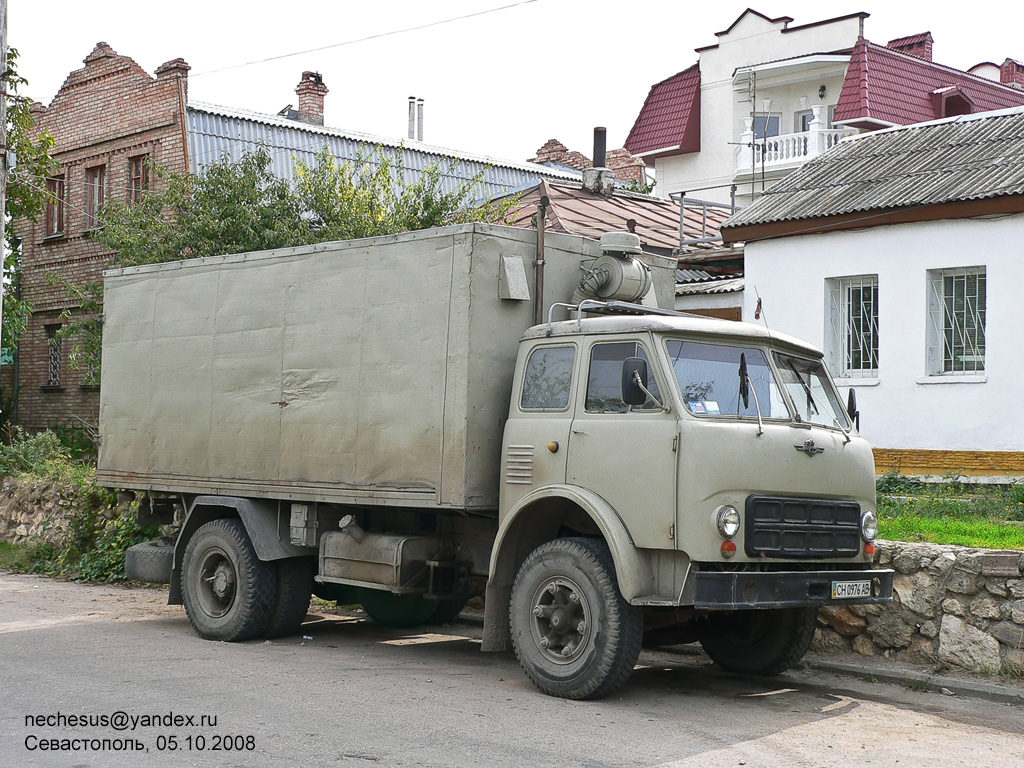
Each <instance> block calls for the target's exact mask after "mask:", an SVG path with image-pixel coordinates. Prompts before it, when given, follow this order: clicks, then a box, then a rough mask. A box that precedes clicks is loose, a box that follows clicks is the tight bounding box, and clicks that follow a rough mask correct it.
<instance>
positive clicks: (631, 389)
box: [622, 357, 647, 405]
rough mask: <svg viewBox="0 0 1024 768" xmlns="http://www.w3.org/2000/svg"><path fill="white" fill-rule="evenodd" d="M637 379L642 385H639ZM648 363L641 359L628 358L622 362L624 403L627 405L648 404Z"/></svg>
mask: <svg viewBox="0 0 1024 768" xmlns="http://www.w3.org/2000/svg"><path fill="white" fill-rule="evenodd" d="M637 377H639V379H640V383H639V384H638V383H637ZM640 384H642V385H643V387H646V386H647V361H646V360H644V359H643V358H639V357H627V358H626V359H625V360H623V361H622V402H624V403H625V404H626V405H643V404H644V403H646V402H647V393H646V392H644V390H643V387H641V386H640Z"/></svg>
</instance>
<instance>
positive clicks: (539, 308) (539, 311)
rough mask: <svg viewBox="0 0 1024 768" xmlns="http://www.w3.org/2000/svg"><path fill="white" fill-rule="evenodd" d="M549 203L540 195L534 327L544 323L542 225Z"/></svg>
mask: <svg viewBox="0 0 1024 768" xmlns="http://www.w3.org/2000/svg"><path fill="white" fill-rule="evenodd" d="M550 203H551V201H550V200H549V199H548V196H547V195H541V197H540V205H538V206H537V261H536V262H535V265H536V269H537V300H536V302H534V305H533V324H534V325H540V324H541V323H543V322H544V223H545V219H546V218H547V212H548V205H550Z"/></svg>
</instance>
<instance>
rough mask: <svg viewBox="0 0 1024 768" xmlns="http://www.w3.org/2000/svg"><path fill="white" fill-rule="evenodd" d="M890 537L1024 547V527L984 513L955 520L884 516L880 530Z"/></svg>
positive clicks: (945, 542) (994, 547) (995, 546)
mask: <svg viewBox="0 0 1024 768" xmlns="http://www.w3.org/2000/svg"><path fill="white" fill-rule="evenodd" d="M878 535H879V536H880V537H881V538H883V539H889V540H891V541H927V542H930V543H932V544H959V545H961V546H964V547H979V548H982V549H1024V528H1017V527H1015V526H1008V525H1006V524H1005V523H999V522H993V521H992V520H987V519H985V518H981V517H963V518H956V519H952V520H944V519H941V518H928V517H915V516H913V515H896V516H895V517H892V516H886V517H883V518H882V519H881V521H880V524H879V534H878Z"/></svg>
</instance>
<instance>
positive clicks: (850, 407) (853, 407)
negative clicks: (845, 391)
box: [846, 387, 860, 431]
mask: <svg viewBox="0 0 1024 768" xmlns="http://www.w3.org/2000/svg"><path fill="white" fill-rule="evenodd" d="M846 412H847V413H848V414H849V415H850V421H852V422H853V423H854V424H856V425H857V431H860V411H858V410H857V390H855V389H854V388H853V387H850V394H849V396H848V397H847V398H846Z"/></svg>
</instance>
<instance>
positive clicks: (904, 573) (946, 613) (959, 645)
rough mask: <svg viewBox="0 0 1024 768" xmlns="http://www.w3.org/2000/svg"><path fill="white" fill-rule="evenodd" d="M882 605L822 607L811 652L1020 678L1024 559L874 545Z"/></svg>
mask: <svg viewBox="0 0 1024 768" xmlns="http://www.w3.org/2000/svg"><path fill="white" fill-rule="evenodd" d="M877 547H878V551H877V554H876V555H875V557H876V564H877V565H879V566H881V567H883V568H893V569H894V570H895V571H896V583H895V589H894V593H895V594H894V599H893V602H892V603H891V604H889V605H861V606H830V607H826V608H823V609H822V610H821V612H820V614H819V617H818V620H819V623H820V624H821V626H820V627H819V629H818V631H817V634H816V635H815V645H814V650H819V651H825V650H850V651H853V652H854V653H859V654H862V655H864V656H874V655H879V654H883V655H885V656H889V657H895V658H897V659H906V660H911V661H928V662H936V663H941V664H947V665H950V666H955V667H962V668H965V669H971V670H975V671H982V672H998V671H1000V670H1003V671H1007V672H1012V673H1015V674H1024V552H1016V551H1005V550H979V549H969V548H967V547H956V546H940V545H938V544H911V543H906V542H898V541H879V542H877Z"/></svg>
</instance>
